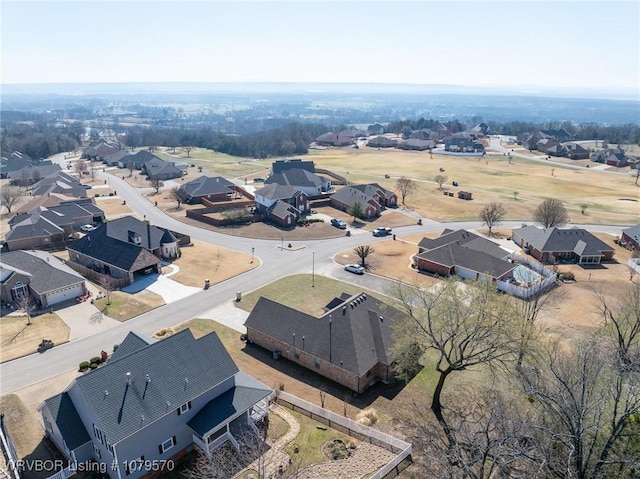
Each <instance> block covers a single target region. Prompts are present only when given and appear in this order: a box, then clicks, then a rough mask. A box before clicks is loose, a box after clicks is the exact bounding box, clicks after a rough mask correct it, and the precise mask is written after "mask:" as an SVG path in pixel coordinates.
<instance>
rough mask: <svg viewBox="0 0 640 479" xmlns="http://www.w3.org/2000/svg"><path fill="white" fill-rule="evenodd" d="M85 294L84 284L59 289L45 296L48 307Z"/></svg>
mask: <svg viewBox="0 0 640 479" xmlns="http://www.w3.org/2000/svg"><path fill="white" fill-rule="evenodd" d="M82 293H83V289H82V284H77V285H75V286H69V287H67V288H62V289H58V290H56V291H52V292H51V293H48V294H46V295H45V301H46V303H47V304H46V305H47V306H53V305H54V304H56V303H59V302H61V301H66V300H68V299H73V298H75V297H76V296H80V295H82Z"/></svg>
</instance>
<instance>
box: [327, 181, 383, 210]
mask: <svg viewBox="0 0 640 479" xmlns="http://www.w3.org/2000/svg"><path fill="white" fill-rule="evenodd" d="M359 186H364V185H359ZM331 198H333V199H335V200H336V201H339V202H340V203H343V204H345V205H348V206H353V205H354V204H355V203H360V204H361V205H362V206H365V205H366V204H368V203H369V202H375V203H377V201H375V200H374V199H373V194H372V192H371V191H362V190H361V189H358V188H356V187H355V185H351V186H345V187H343V188H340V189H339V190H338V191H336V192H335V193H334V194H332V195H331Z"/></svg>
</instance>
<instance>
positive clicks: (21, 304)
mask: <svg viewBox="0 0 640 479" xmlns="http://www.w3.org/2000/svg"><path fill="white" fill-rule="evenodd" d="M16 306H17V307H18V309H21V310H22V311H24V314H25V316H26V317H27V324H28V325H29V324H31V313H32V312H33V310H34V309H36V303H35V301H34V300H33V298H32V297H31V295H30V294H29V292H28V291H25V293H24V294H22V295H20V296H18V298H17V299H16Z"/></svg>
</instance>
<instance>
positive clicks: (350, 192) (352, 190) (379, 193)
mask: <svg viewBox="0 0 640 479" xmlns="http://www.w3.org/2000/svg"><path fill="white" fill-rule="evenodd" d="M330 201H331V206H333V207H334V208H337V209H339V210H341V211H348V210H349V209H350V208H351V207H352V206H353V205H354V204H355V203H360V205H361V206H362V210H363V213H364V215H363V216H364V218H373V217H376V216H380V213H381V212H382V210H383V209H384V208H388V207H390V208H395V207H396V206H398V195H396V194H395V193H394V192H392V191H389V190H387V189H386V188H383V187H382V186H380V185H378V184H377V183H369V184H365V185H349V186H345V187H343V188H340V189H339V190H338V191H336V192H335V193H334V194H332V195H331V200H330Z"/></svg>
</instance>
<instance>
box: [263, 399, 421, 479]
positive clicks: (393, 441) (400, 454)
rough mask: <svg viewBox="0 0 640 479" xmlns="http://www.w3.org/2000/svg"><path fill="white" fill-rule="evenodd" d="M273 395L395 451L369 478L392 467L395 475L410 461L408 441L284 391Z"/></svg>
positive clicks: (302, 410)
mask: <svg viewBox="0 0 640 479" xmlns="http://www.w3.org/2000/svg"><path fill="white" fill-rule="evenodd" d="M275 397H276V398H277V401H278V402H279V403H285V405H287V406H288V407H290V408H291V409H293V410H294V411H298V412H302V413H303V414H305V415H307V416H309V417H311V418H312V419H315V420H316V421H319V422H322V423H323V424H326V425H327V426H329V427H332V428H333V429H336V430H338V431H341V432H343V433H345V434H347V435H349V436H352V437H355V438H357V439H360V440H362V441H367V442H369V443H371V444H374V445H376V446H379V447H383V448H385V449H387V450H389V451H391V452H394V453H396V457H394V458H393V460H392V461H391V462H389V463H388V464H387V465H385V466H384V467H383V468H382V469H379V470H378V472H376V473H375V474H373V475H372V476H370V477H369V479H382V478H383V477H385V476H386V475H387V474H389V473H390V472H392V471H393V470H394V469H395V470H396V475H397V474H398V473H399V472H400V471H401V470H402V469H403V468H402V469H400V468H399V467H400V465H401V464H402V463H403V462H405V461H406V462H407V464H408V463H410V462H411V458H410V456H411V444H409V443H408V442H405V441H402V440H401V439H398V438H395V437H393V436H390V435H389V434H385V433H384V432H381V431H378V430H377V429H373V428H372V427H369V426H365V425H363V424H360V423H358V422H355V421H352V420H351V419H349V418H347V417H343V416H340V415H338V414H336V413H333V412H331V411H328V410H327V409H323V408H321V407H318V406H316V405H315V404H311V403H310V402H307V401H305V400H303V399H300V398H298V397H296V396H293V395H291V394H289V393H286V392H284V391H276V392H275ZM405 467H406V466H405Z"/></svg>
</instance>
